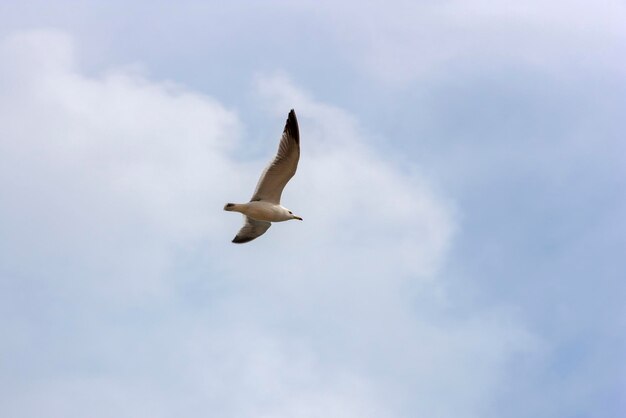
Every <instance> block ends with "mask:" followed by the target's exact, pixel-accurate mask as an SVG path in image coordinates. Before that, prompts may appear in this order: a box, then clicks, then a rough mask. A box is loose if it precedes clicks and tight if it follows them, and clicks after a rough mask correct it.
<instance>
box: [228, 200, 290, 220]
mask: <svg viewBox="0 0 626 418" xmlns="http://www.w3.org/2000/svg"><path fill="white" fill-rule="evenodd" d="M224 210H227V211H234V212H240V213H243V214H244V215H246V216H249V217H250V218H252V219H255V220H257V221H267V222H283V221H288V220H290V219H298V217H297V216H296V217H295V218H294V215H293V213H291V211H290V210H289V209H287V208H286V207H284V206H281V205H276V204H274V203H270V202H264V201H257V202H248V203H227V204H226V206H225V207H224Z"/></svg>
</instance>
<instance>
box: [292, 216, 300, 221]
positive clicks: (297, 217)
mask: <svg viewBox="0 0 626 418" xmlns="http://www.w3.org/2000/svg"><path fill="white" fill-rule="evenodd" d="M293 219H297V220H299V221H301V220H302V218H301V217H299V216H294V217H293Z"/></svg>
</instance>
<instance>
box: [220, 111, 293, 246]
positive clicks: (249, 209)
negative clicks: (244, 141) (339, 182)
mask: <svg viewBox="0 0 626 418" xmlns="http://www.w3.org/2000/svg"><path fill="white" fill-rule="evenodd" d="M299 159H300V132H299V130H298V120H297V119H296V112H294V111H293V109H291V111H290V112H289V116H287V122H286V123H285V129H284V130H283V136H282V137H281V138H280V143H279V144H278V152H277V153H276V156H275V157H274V159H273V160H272V161H271V162H270V163H269V165H268V166H267V167H266V168H265V170H264V171H263V174H261V178H260V179H259V182H258V183H257V185H256V189H255V190H254V194H253V195H252V198H251V199H250V201H249V202H248V203H227V204H226V205H225V206H224V210H226V211H232V212H240V213H242V214H243V215H244V218H245V219H244V223H243V226H242V227H241V229H240V230H239V232H237V235H236V236H235V238H233V242H234V243H235V244H243V243H246V242H250V241H252V240H253V239H255V238H258V237H260V236H261V235H263V234H264V233H265V232H266V231H267V230H268V229H269V228H270V226H272V222H283V221H288V220H290V219H298V220H299V221H301V220H302V218H301V217H299V216H296V215H294V214H293V212H291V211H290V210H289V209H287V208H285V207H283V206H281V204H280V196H281V194H282V193H283V189H284V188H285V185H286V184H287V182H288V181H289V180H290V179H291V178H292V177H293V175H294V174H296V169H297V168H298V160H299Z"/></svg>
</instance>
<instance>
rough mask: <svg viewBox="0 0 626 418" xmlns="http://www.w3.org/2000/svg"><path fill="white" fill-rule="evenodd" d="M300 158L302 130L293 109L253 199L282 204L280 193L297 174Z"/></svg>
mask: <svg viewBox="0 0 626 418" xmlns="http://www.w3.org/2000/svg"><path fill="white" fill-rule="evenodd" d="M299 159H300V132H299V130H298V120H297V119H296V113H295V112H294V111H293V109H291V111H290V112H289V116H288V117H287V122H286V123H285V129H284V131H283V136H282V137H281V138H280V144H279V145H278V152H277V153H276V157H274V160H273V161H272V162H271V163H270V164H269V165H268V166H267V167H266V168H265V171H263V174H261V178H260V179H259V182H258V184H257V185H256V189H255V190H254V194H253V195H252V199H250V201H257V200H263V201H266V202H270V203H275V204H277V205H278V204H280V195H281V194H282V193H283V189H284V188H285V185H286V184H287V182H288V181H289V180H290V179H291V178H292V177H293V175H294V174H296V169H297V168H298V160H299Z"/></svg>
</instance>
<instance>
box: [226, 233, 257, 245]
mask: <svg viewBox="0 0 626 418" xmlns="http://www.w3.org/2000/svg"><path fill="white" fill-rule="evenodd" d="M254 238H256V237H254ZM254 238H250V237H245V238H244V237H240V236H239V235H237V236H236V237H235V238H233V240H232V241H231V242H232V243H234V244H245V243H246V242H250V241H252V240H253V239H254Z"/></svg>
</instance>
